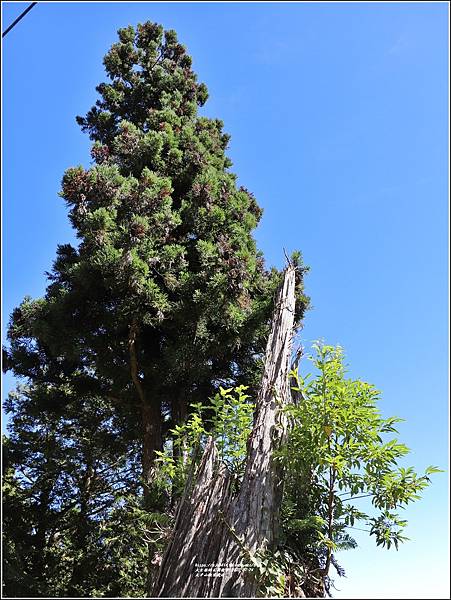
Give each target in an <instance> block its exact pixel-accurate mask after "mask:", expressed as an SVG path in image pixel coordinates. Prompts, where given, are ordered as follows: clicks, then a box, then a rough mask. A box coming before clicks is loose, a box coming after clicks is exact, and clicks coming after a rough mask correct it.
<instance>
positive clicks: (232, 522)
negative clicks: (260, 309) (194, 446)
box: [152, 265, 296, 598]
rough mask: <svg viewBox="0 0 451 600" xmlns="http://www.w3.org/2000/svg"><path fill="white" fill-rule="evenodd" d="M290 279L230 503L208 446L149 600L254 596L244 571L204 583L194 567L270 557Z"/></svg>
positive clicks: (289, 275) (289, 272)
mask: <svg viewBox="0 0 451 600" xmlns="http://www.w3.org/2000/svg"><path fill="white" fill-rule="evenodd" d="M295 279H296V270H295V267H292V266H291V265H290V266H288V267H287V268H286V270H285V275H284V280H283V285H282V286H281V289H280V290H279V294H278V298H277V302H276V306H275V309H274V315H273V320H272V327H271V333H270V336H269V339H268V343H267V347H266V356H265V365H264V372H263V380H262V384H261V388H260V392H259V394H258V398H257V401H256V412H255V419H254V425H253V429H252V432H251V435H250V438H249V442H248V450H247V457H246V467H245V472H244V478H243V481H242V484H241V487H240V490H239V492H238V493H237V494H236V495H233V492H232V479H231V475H230V473H229V472H228V471H227V469H226V467H225V466H224V465H223V464H221V462H220V460H219V458H218V454H217V451H216V447H215V444H214V442H213V440H212V439H210V440H209V441H208V443H207V445H206V448H205V450H204V454H203V457H202V461H201V463H200V466H199V468H198V470H197V473H196V475H195V477H194V482H191V481H189V482H188V483H187V486H186V488H185V494H184V497H183V498H182V500H181V502H180V505H179V509H178V513H177V517H176V522H175V526H174V531H173V535H172V539H171V541H170V543H169V546H168V548H167V549H166V553H165V555H164V557H163V561H162V564H161V567H160V571H159V575H158V578H157V580H156V582H155V585H154V587H153V593H152V597H165V598H169V597H182V598H183V597H205V598H211V597H216V598H217V597H245V598H246V597H247V598H249V597H254V596H255V594H256V592H257V582H256V580H255V578H254V576H253V575H252V574H251V573H250V571H248V570H246V569H240V568H236V569H233V568H231V569H226V570H225V571H224V573H223V574H222V575H221V576H216V577H206V576H199V573H198V572H196V565H199V564H212V563H214V564H216V565H231V564H232V565H239V564H243V563H245V562H246V552H251V553H255V552H256V551H265V550H266V549H271V548H272V547H273V545H274V543H275V542H276V540H277V533H278V517H279V508H280V503H281V496H282V479H281V474H280V472H279V469H278V467H277V466H276V464H275V463H274V461H273V460H272V456H273V453H274V451H275V450H276V449H277V448H278V447H279V446H280V443H281V442H282V440H283V438H284V436H285V434H286V429H287V421H286V418H285V416H284V415H283V414H282V413H281V411H280V408H281V406H283V405H284V404H286V403H287V402H289V401H290V390H289V382H288V374H289V369H290V359H291V348H292V337H293V331H294V314H295ZM243 549H245V550H244V554H243Z"/></svg>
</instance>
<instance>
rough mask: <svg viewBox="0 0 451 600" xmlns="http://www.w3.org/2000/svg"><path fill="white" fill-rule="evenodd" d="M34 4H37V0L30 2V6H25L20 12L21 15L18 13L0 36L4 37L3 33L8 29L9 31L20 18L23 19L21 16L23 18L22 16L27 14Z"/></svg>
mask: <svg viewBox="0 0 451 600" xmlns="http://www.w3.org/2000/svg"><path fill="white" fill-rule="evenodd" d="M35 4H37V2H32V3H31V4H30V6H28V7H27V8H26V9H25V10H24V11H23V13H22V14H21V15H19V16H18V17H17V19H16V20H15V21H13V22H12V23H11V25H10V26H9V27H8V28H7V29H5V31H4V32H3V33H2V38H4V37H5V35H6V34H7V33H8V31H11V29H12V28H13V27H14V25H17V23H18V22H19V21H20V19H23V18H24V16H25V15H26V14H27V12H28V11H30V10H31V9H32V8H33V6H34V5H35Z"/></svg>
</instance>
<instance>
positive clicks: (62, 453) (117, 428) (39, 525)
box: [3, 386, 146, 597]
mask: <svg viewBox="0 0 451 600" xmlns="http://www.w3.org/2000/svg"><path fill="white" fill-rule="evenodd" d="M43 395H45V390H44V389H43V388H42V387H39V386H35V387H29V388H19V389H18V390H17V391H16V392H13V393H11V394H10V396H9V397H8V399H7V401H6V403H5V408H6V411H7V413H9V414H11V420H10V422H9V425H8V432H9V436H8V437H7V438H6V439H5V441H4V444H5V445H4V468H5V472H4V479H3V500H4V504H3V508H4V521H3V526H4V536H5V544H4V550H5V560H4V594H5V595H6V596H22V597H24V596H25V597H27V596H57V597H58V596H85V595H89V596H91V595H92V596H96V595H102V596H104V595H106V596H109V595H111V596H118V595H125V596H127V595H130V593H132V594H133V595H137V596H139V595H140V594H142V593H143V591H144V582H145V569H146V557H145V553H146V545H145V543H143V542H142V537H143V533H142V531H139V528H140V527H141V528H144V529H145V527H146V521H145V520H143V518H142V513H143V511H142V507H141V503H140V498H142V495H140V493H139V471H140V466H139V461H137V448H136V442H135V441H133V440H131V439H129V438H128V437H127V435H126V433H127V428H125V429H124V423H123V422H122V420H121V419H120V418H118V416H117V411H115V410H114V409H113V408H112V407H111V406H110V405H109V404H108V403H107V402H105V401H104V400H103V399H101V398H83V399H77V401H76V402H74V401H72V402H66V403H62V405H61V408H60V410H59V411H57V410H55V409H52V410H50V411H49V410H46V409H43V408H42V396H43ZM130 513H133V519H131V518H130ZM118 537H119V538H120V542H119V543H116V542H115V539H117V538H118ZM129 571H131V572H129ZM121 573H123V574H125V575H121Z"/></svg>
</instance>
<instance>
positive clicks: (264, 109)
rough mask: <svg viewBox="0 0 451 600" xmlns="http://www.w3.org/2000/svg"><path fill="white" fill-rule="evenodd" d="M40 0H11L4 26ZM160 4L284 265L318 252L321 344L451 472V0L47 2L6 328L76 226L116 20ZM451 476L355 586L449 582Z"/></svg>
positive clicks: (8, 242)
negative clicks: (79, 177)
mask: <svg viewBox="0 0 451 600" xmlns="http://www.w3.org/2000/svg"><path fill="white" fill-rule="evenodd" d="M27 5H28V3H18V2H6V3H2V9H3V28H6V26H7V25H8V24H9V23H10V22H12V20H13V19H14V18H15V17H16V16H18V14H19V13H20V12H21V11H22V10H23V9H24V8H25V7H26V6H27ZM145 20H153V21H158V22H160V23H162V24H163V25H164V26H165V28H167V29H169V28H171V29H172V28H173V29H176V30H177V32H178V34H179V39H180V41H181V42H182V43H184V44H185V45H186V46H187V47H188V49H189V51H190V53H191V54H192V56H193V58H194V68H195V69H196V71H197V72H198V74H199V79H200V80H201V81H203V82H205V83H206V84H207V86H208V89H209V92H210V99H209V101H208V102H207V105H206V107H205V109H204V113H205V114H206V115H208V116H214V117H219V118H221V119H222V120H223V121H224V123H225V129H226V131H227V132H228V133H230V134H231V136H232V137H231V143H230V151H229V154H230V157H231V159H232V160H233V163H234V166H233V171H234V172H235V173H237V174H238V177H239V183H240V184H242V185H245V186H246V187H247V188H248V189H249V190H251V191H252V192H253V193H254V194H255V196H256V198H257V200H258V202H259V204H260V205H261V206H262V207H263V208H264V215H263V219H262V222H261V225H260V226H259V228H258V230H257V233H256V237H257V240H258V243H259V246H260V248H261V249H262V250H263V251H264V254H265V257H266V260H267V263H268V264H269V265H271V264H274V265H276V266H279V267H281V266H282V265H283V261H284V255H283V248H286V249H287V251H292V250H293V249H296V248H297V249H300V250H301V251H302V252H303V255H304V260H305V262H306V263H307V264H308V265H310V267H311V272H310V274H309V275H308V277H307V281H306V285H307V291H308V293H309V294H310V296H311V298H312V303H313V309H312V310H311V311H310V312H309V313H308V314H307V316H306V320H305V327H304V330H303V333H302V337H303V341H304V344H305V345H307V346H308V345H309V344H310V343H311V341H312V340H314V339H317V338H324V339H325V340H326V341H327V342H328V343H332V344H337V343H339V344H341V345H342V346H344V348H345V350H346V353H347V357H348V362H349V364H350V368H351V374H352V375H353V376H355V377H361V378H363V379H366V380H367V381H370V382H372V383H374V384H375V385H376V386H377V387H378V388H379V389H381V390H382V392H383V402H382V406H381V408H382V411H383V414H384V415H385V416H388V415H392V414H396V415H399V416H401V417H403V418H405V419H406V422H405V423H403V424H401V426H400V432H401V440H402V441H404V442H405V443H406V444H407V445H408V446H409V447H410V448H411V449H412V454H411V455H410V460H409V461H408V462H409V463H411V464H413V465H415V466H416V467H417V468H419V469H422V468H424V467H425V466H427V465H428V464H435V465H439V466H441V467H442V468H444V469H448V400H447V398H448V366H447V365H448V258H447V257H448V225H447V223H448V168H447V165H448V158H449V157H448V116H447V114H448V76H447V72H448V25H447V23H448V5H447V3H434V2H424V3H357V2H356V3H297V4H294V3H265V4H263V3H242V4H236V3H230V4H228V3H182V4H178V3H131V2H126V3H119V2H117V3H56V2H51V3H41V2H40V3H39V4H38V5H37V6H36V7H34V8H33V10H32V11H31V12H30V13H29V14H28V15H27V16H26V17H25V18H24V19H23V20H22V21H21V22H20V23H19V24H18V25H17V26H16V27H15V28H14V29H13V30H12V31H11V32H10V33H8V35H7V36H6V37H5V39H4V43H3V128H4V129H3V131H4V133H3V151H4V152H3V219H4V225H3V251H4V258H3V269H4V270H3V286H4V287H3V330H4V329H5V327H6V323H7V321H8V318H9V314H10V312H11V310H12V309H13V307H14V306H16V305H17V304H18V303H19V302H20V301H21V299H22V298H23V297H24V296H25V295H26V294H29V295H31V296H33V297H35V296H39V295H41V294H42V293H43V292H44V289H45V277H44V272H45V271H46V270H49V269H50V266H51V262H52V260H53V258H54V255H55V249H56V245H57V244H58V243H63V242H68V241H73V239H74V238H73V234H72V232H71V229H70V227H69V223H68V220H67V218H66V210H65V207H64V203H63V201H62V200H61V199H60V198H59V197H58V196H57V192H58V190H59V185H60V181H61V177H62V175H63V172H64V171H65V169H66V168H68V167H69V166H73V165H76V164H83V165H85V166H88V165H89V160H90V157H89V147H90V144H89V140H88V139H87V136H86V135H84V134H82V133H81V131H80V130H79V128H78V126H77V125H76V123H75V115H77V114H84V113H85V112H86V111H87V110H88V109H89V108H90V107H91V105H92V104H93V102H94V100H95V98H96V93H95V89H94V88H95V86H96V85H97V84H98V83H99V82H100V81H102V80H103V79H104V77H103V72H102V57H103V55H104V54H105V52H106V50H107V49H108V47H109V46H110V45H111V43H112V42H113V41H115V35H116V34H115V32H116V30H117V29H118V28H119V27H122V26H126V25H128V24H136V23H137V22H142V21H145ZM11 384H12V380H11V378H10V377H9V376H6V377H5V382H4V393H6V391H7V390H8V389H9V387H10V386H11ZM447 480H448V475H447V473H446V474H440V475H437V476H436V477H435V479H434V483H433V485H432V487H431V488H429V489H428V490H426V492H425V493H424V498H423V500H422V501H421V502H419V503H418V504H417V506H412V507H411V508H408V509H407V511H406V518H408V519H409V522H410V526H409V528H408V531H407V535H408V536H409V537H410V538H411V540H412V541H411V542H408V543H407V544H405V545H404V546H402V547H401V548H400V550H399V551H398V552H396V551H393V552H392V551H389V552H388V551H386V550H381V549H379V548H376V546H375V543H374V541H373V539H366V538H365V537H360V536H359V538H358V539H359V542H360V544H361V549H360V550H355V551H350V552H348V553H346V554H343V555H342V557H341V562H342V564H343V566H344V567H345V569H346V572H347V575H348V577H347V578H346V579H342V580H340V581H337V586H338V587H339V588H340V589H341V592H336V596H337V597H343V598H346V597H348V598H353V597H354V598H389V597H399V598H403V597H404V598H409V597H410V598H412V597H415V598H446V597H449V587H448V580H449V577H448V576H447V573H448V569H449V567H448V563H449V550H448V547H449V538H448V535H449V534H448V529H449V524H448V497H447V489H448V481H447Z"/></svg>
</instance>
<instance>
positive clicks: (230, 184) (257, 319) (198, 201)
mask: <svg viewBox="0 0 451 600" xmlns="http://www.w3.org/2000/svg"><path fill="white" fill-rule="evenodd" d="M118 34H119V41H118V43H116V44H114V45H113V46H112V48H111V49H110V51H109V52H108V53H107V55H106V56H105V59H104V65H105V69H106V72H107V74H108V76H109V78H110V82H109V83H101V84H100V85H99V86H98V87H97V91H98V92H99V94H100V99H99V100H98V101H97V102H96V105H95V106H94V107H93V108H92V109H91V110H90V111H89V112H88V113H87V115H86V117H83V118H82V117H78V118H77V120H78V122H79V124H80V125H81V127H82V129H83V131H86V132H88V133H89V135H90V138H91V139H92V140H93V142H94V144H93V147H92V157H93V160H94V164H93V166H92V167H91V168H89V169H84V168H83V167H80V166H79V167H74V168H70V169H68V170H67V172H66V173H65V175H64V177H63V181H62V191H61V196H62V197H63V198H64V199H65V201H66V203H67V205H68V207H69V209H70V212H69V216H70V220H71V223H72V224H73V226H74V228H75V230H76V233H77V236H78V238H79V239H80V244H79V246H78V247H77V248H74V247H73V246H71V245H67V244H66V245H61V246H59V247H58V251H57V258H56V260H55V262H54V265H53V270H52V272H51V273H50V274H49V279H50V283H49V285H48V288H47V291H46V294H45V297H44V298H41V299H38V300H31V299H28V298H27V299H25V300H24V302H23V303H22V304H21V306H20V307H19V308H17V309H16V310H15V311H14V313H13V317H12V321H11V327H10V329H9V339H10V350H9V354H8V358H7V363H8V365H9V367H10V368H12V370H13V371H14V373H15V374H16V375H19V376H25V377H29V378H31V379H32V380H34V381H39V382H45V383H47V384H50V383H51V384H53V385H56V386H59V387H61V386H62V385H64V386H66V388H67V389H69V388H70V390H71V393H74V394H79V393H82V394H87V393H89V394H90V395H91V396H93V395H94V396H95V395H100V396H101V397H103V398H110V399H111V401H112V402H115V403H116V405H124V404H125V405H126V406H128V409H129V412H130V414H131V415H132V413H133V412H134V413H136V412H138V413H139V421H140V423H141V425H140V428H141V438H142V470H143V482H144V486H145V488H146V490H147V492H148V491H149V485H150V483H151V481H152V477H153V471H154V459H155V451H156V450H161V449H162V445H163V440H164V435H165V431H164V427H165V421H166V422H167V423H168V424H170V423H171V422H172V424H175V423H177V422H180V421H182V420H183V419H184V418H185V417H186V413H187V406H188V404H189V402H192V401H201V402H205V401H206V399H207V398H208V397H209V396H211V395H212V394H213V391H214V388H215V387H216V386H217V384H218V382H221V381H230V380H231V381H233V382H234V383H239V382H241V381H242V380H243V379H244V380H246V382H247V383H251V385H252V383H254V382H255V381H256V378H257V373H258V367H259V361H258V358H259V357H260V356H261V354H262V352H263V350H264V344H265V338H266V334H267V323H268V318H269V315H270V311H271V307H272V298H273V291H274V289H275V286H276V285H277V282H278V280H279V276H278V273H277V272H276V271H273V272H271V273H269V272H267V271H266V270H265V268H264V265H263V259H262V256H261V253H260V252H258V251H257V249H256V245H255V241H254V239H253V237H252V230H253V229H254V228H255V227H256V225H257V224H258V221H259V219H260V216H261V209H260V208H259V207H258V205H257V203H256V201H255V199H254V197H253V196H252V194H251V193H249V192H248V191H247V190H246V189H244V188H242V187H240V188H238V187H237V183H236V176H235V175H233V174H232V173H231V172H230V171H229V170H228V168H229V167H230V165H231V162H230V160H229V159H228V158H227V156H226V154H225V150H226V147H227V143H228V139H229V137H228V136H227V135H226V134H225V133H223V130H222V127H223V124H222V122H221V121H219V120H217V119H208V118H205V117H202V116H199V114H198V107H199V106H202V105H203V104H204V102H205V101H206V99H207V90H206V87H205V85H204V84H199V83H198V82H197V79H196V75H195V74H194V72H193V70H192V68H191V58H190V57H189V56H188V54H187V53H186V50H185V48H184V47H183V46H182V45H181V44H179V43H178V41H177V37H176V34H175V32H173V31H166V32H163V29H162V27H161V26H159V25H156V24H153V23H145V24H143V25H138V27H137V28H136V29H134V28H133V27H131V26H130V27H127V28H124V29H120V30H119V32H118ZM299 293H300V294H301V295H302V291H301V290H300V292H299ZM299 306H300V314H301V313H302V312H303V310H304V308H305V306H306V302H305V299H304V301H303V302H301V303H299ZM299 316H300V315H299ZM59 401H61V397H60V400H59ZM120 410H127V409H124V408H121V409H120ZM130 418H131V419H132V420H133V418H134V417H133V415H132V416H131V417H130ZM149 497H150V494H149Z"/></svg>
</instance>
